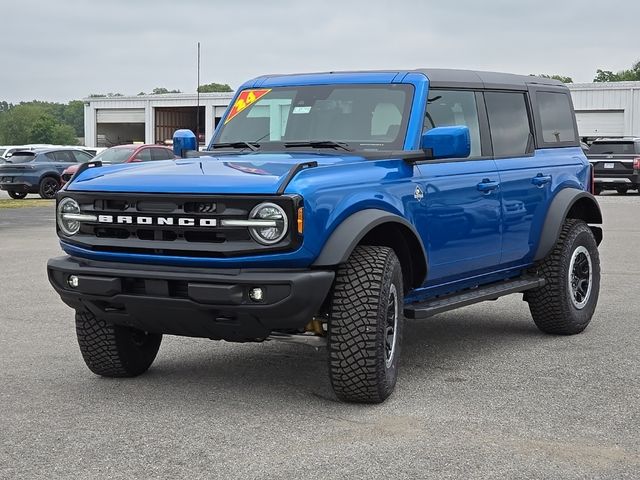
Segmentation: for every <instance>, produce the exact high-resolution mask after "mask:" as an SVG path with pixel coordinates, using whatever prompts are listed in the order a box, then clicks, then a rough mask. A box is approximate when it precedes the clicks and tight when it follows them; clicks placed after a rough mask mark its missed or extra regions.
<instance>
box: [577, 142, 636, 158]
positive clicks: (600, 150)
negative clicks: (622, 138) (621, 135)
mask: <svg viewBox="0 0 640 480" xmlns="http://www.w3.org/2000/svg"><path fill="white" fill-rule="evenodd" d="M636 150H637V149H636V145H635V143H634V142H597V143H595V142H594V143H592V144H591V148H589V153H595V154H603V155H605V154H609V155H611V154H621V155H625V154H627V155H631V154H634V153H640V151H636Z"/></svg>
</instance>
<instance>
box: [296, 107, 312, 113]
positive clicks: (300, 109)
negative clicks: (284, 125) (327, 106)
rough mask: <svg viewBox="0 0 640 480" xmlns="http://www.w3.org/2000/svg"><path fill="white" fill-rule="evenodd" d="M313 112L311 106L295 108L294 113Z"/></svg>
mask: <svg viewBox="0 0 640 480" xmlns="http://www.w3.org/2000/svg"><path fill="white" fill-rule="evenodd" d="M310 111H311V105H309V106H308V107H294V108H293V113H294V114H295V113H309V112H310Z"/></svg>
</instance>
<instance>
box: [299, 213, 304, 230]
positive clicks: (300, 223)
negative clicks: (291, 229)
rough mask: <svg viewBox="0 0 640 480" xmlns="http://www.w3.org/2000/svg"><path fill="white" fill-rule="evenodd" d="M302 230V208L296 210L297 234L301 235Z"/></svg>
mask: <svg viewBox="0 0 640 480" xmlns="http://www.w3.org/2000/svg"><path fill="white" fill-rule="evenodd" d="M303 230H304V208H302V207H300V208H298V233H299V234H300V235H302V232H303Z"/></svg>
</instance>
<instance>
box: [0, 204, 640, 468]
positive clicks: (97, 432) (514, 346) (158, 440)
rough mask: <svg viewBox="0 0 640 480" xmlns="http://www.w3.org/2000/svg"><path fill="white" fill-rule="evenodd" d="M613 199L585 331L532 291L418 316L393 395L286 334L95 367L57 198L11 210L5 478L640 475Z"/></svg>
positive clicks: (622, 213)
mask: <svg viewBox="0 0 640 480" xmlns="http://www.w3.org/2000/svg"><path fill="white" fill-rule="evenodd" d="M34 198H35V197H34ZM599 200H600V202H601V206H602V208H603V212H604V215H605V226H604V227H605V241H604V244H603V245H602V246H601V261H602V271H603V278H602V290H601V294H600V302H599V305H598V308H597V310H596V315H595V317H594V319H593V322H592V324H591V325H590V327H589V328H588V329H587V330H586V331H585V332H584V333H583V334H581V335H577V336H573V337H554V336H549V335H544V334H542V333H539V332H538V330H537V329H536V327H535V326H534V324H533V322H532V321H531V319H530V316H529V312H528V309H527V306H526V304H525V303H524V302H522V301H521V300H520V296H511V297H507V298H503V299H500V300H498V301H496V302H489V303H484V304H480V305H476V306H472V307H467V308H464V309H461V310H458V311H455V312H452V313H447V314H443V315H439V316H437V317H434V318H432V319H430V320H428V321H411V322H408V326H407V330H406V333H405V343H404V351H403V357H402V362H401V371H400V378H399V381H398V385H397V387H396V391H395V393H394V394H393V395H392V396H391V397H390V398H389V399H388V400H387V402H386V403H384V404H382V405H378V406H363V405H348V404H342V403H339V402H337V401H336V400H335V399H334V397H333V395H332V393H331V388H330V385H329V382H328V378H327V372H326V354H325V352H323V351H316V350H314V349H312V348H310V347H304V346H297V345H286V344H281V343H266V344H230V343H224V342H212V341H208V340H200V339H190V338H177V337H165V338H164V340H163V344H162V346H161V348H160V353H159V355H158V358H157V360H156V362H155V363H154V365H153V366H152V368H151V369H150V371H149V372H148V374H146V375H143V376H141V377H139V378H137V379H126V380H116V379H104V378H99V377H97V376H94V375H93V374H91V373H90V372H89V370H88V369H87V368H86V367H85V365H84V363H83V361H82V358H81V356H80V353H79V350H78V348H77V345H76V340H75V332H74V323H73V314H72V311H71V310H70V309H68V308H67V307H66V306H65V305H64V304H62V302H61V301H60V300H59V298H58V297H57V296H56V295H55V293H54V292H53V290H52V289H51V288H50V287H49V284H48V282H47V279H46V275H45V263H46V260H47V258H49V257H51V256H55V255H59V254H60V250H59V248H58V245H57V241H56V237H55V232H54V219H53V206H51V207H37V208H21V209H0V260H1V262H2V283H1V285H0V440H1V442H0V478H127V479H129V478H178V477H181V478H183V477H186V478H282V479H294V478H305V479H314V478H391V479H401V478H435V479H445V478H464V479H472V478H478V479H487V478H500V479H510V478H531V479H534V478H535V479H539V478H553V479H555V478H557V479H578V478H580V479H583V478H611V479H622V478H629V479H631V478H638V477H639V474H638V472H639V471H640V366H639V365H640V342H639V340H638V339H639V338H640V322H639V318H638V317H639V315H638V311H639V310H640V282H639V281H638V274H637V268H638V263H639V262H638V261H639V260H640V250H639V249H638V245H640V225H639V224H638V221H637V218H638V208H639V207H640V196H638V195H629V196H626V197H621V196H616V195H606V196H601V197H599Z"/></svg>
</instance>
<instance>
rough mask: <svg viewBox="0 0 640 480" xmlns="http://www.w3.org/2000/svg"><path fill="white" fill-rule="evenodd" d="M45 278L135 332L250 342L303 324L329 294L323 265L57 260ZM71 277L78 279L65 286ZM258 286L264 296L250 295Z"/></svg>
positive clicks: (78, 304)
mask: <svg viewBox="0 0 640 480" xmlns="http://www.w3.org/2000/svg"><path fill="white" fill-rule="evenodd" d="M47 272H48V275H49V281H50V282H51V285H52V286H53V288H54V289H55V290H56V291H57V292H58V294H59V295H60V297H61V298H62V300H63V301H64V302H65V303H66V304H67V305H69V306H70V307H72V308H75V309H77V310H89V311H90V312H92V313H93V314H94V315H96V316H97V317H99V318H101V319H104V320H106V321H108V322H111V323H114V324H117V325H125V326H131V327H135V328H138V329H141V330H145V331H149V332H157V333H168V334H174V335H186V336H191V337H205V338H213V339H224V340H230V341H254V340H260V339H263V338H265V337H267V336H268V335H269V334H270V332H271V331H273V330H291V329H296V330H297V329H301V328H303V327H304V326H305V325H306V324H307V323H308V322H309V321H310V320H311V319H312V317H313V316H314V315H316V314H317V313H318V312H319V310H320V308H321V306H322V304H323V303H324V301H325V298H326V297H327V295H328V293H329V290H330V289H331V285H332V284H333V279H334V276H335V273H334V272H333V271H330V270H329V271H327V270H303V269H300V270H297V269H289V270H273V269H252V270H246V269H208V268H182V267H167V266H163V267H156V266H152V265H137V264H123V263H112V262H96V261H91V260H85V259H78V258H74V257H68V256H65V257H56V258H52V259H50V260H49V262H48V263H47ZM70 275H76V276H77V277H78V279H79V282H78V286H77V287H76V288H72V287H71V286H69V283H68V279H69V276H70ZM254 287H260V288H262V289H263V291H264V300H262V301H261V302H254V301H252V300H251V299H250V298H249V295H248V292H249V290H250V289H251V288H254Z"/></svg>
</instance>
